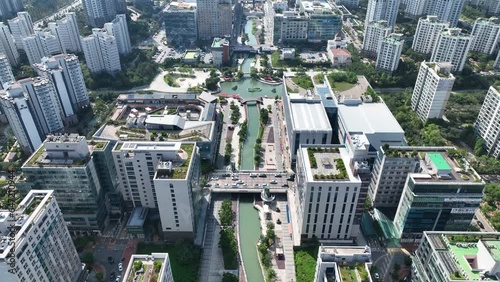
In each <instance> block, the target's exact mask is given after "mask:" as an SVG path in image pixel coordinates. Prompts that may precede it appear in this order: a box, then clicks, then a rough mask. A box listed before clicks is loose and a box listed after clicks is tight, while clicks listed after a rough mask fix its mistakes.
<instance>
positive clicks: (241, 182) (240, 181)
mask: <svg viewBox="0 0 500 282" xmlns="http://www.w3.org/2000/svg"><path fill="white" fill-rule="evenodd" d="M236 183H237V184H245V182H244V181H243V180H238V181H236Z"/></svg>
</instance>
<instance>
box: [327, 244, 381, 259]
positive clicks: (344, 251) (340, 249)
mask: <svg viewBox="0 0 500 282" xmlns="http://www.w3.org/2000/svg"><path fill="white" fill-rule="evenodd" d="M322 254H331V255H336V256H340V257H343V256H344V257H345V256H353V255H357V254H371V250H370V247H368V246H320V247H319V253H318V256H320V257H321V255H322Z"/></svg>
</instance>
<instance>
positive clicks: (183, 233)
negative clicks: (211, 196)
mask: <svg viewBox="0 0 500 282" xmlns="http://www.w3.org/2000/svg"><path fill="white" fill-rule="evenodd" d="M198 150H199V149H198V147H196V144H195V143H181V142H175V143H174V142H123V143H117V145H116V146H115V148H114V149H113V152H112V154H113V159H114V162H115V167H116V169H117V172H118V187H119V190H121V193H122V195H123V199H124V200H125V202H126V203H127V204H129V205H131V206H134V207H137V206H143V207H148V208H151V209H155V210H158V212H159V214H160V220H161V224H162V231H163V233H164V235H165V236H166V237H167V238H168V237H183V238H188V237H190V238H193V235H194V232H195V231H196V228H195V226H196V224H195V218H196V216H195V213H196V211H195V208H194V205H195V203H197V202H198V200H199V198H200V189H201V186H200V173H201V171H200V164H199V161H200V160H199V159H200V158H199V151H198ZM140 188H142V189H140Z"/></svg>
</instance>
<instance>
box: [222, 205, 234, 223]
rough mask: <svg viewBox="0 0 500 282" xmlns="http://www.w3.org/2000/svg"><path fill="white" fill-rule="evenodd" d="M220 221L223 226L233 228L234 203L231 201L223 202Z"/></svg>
mask: <svg viewBox="0 0 500 282" xmlns="http://www.w3.org/2000/svg"><path fill="white" fill-rule="evenodd" d="M219 219H220V224H221V225H222V226H231V225H232V224H233V203H232V202H231V200H229V199H226V200H224V201H223V202H222V206H221V209H220V210H219Z"/></svg>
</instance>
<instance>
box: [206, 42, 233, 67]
mask: <svg viewBox="0 0 500 282" xmlns="http://www.w3.org/2000/svg"><path fill="white" fill-rule="evenodd" d="M210 51H211V53H212V56H213V60H214V65H215V66H217V67H220V66H222V65H223V64H225V63H227V62H229V60H230V59H231V55H230V49H229V40H227V39H224V38H217V37H216V38H214V40H213V41H212V46H210Z"/></svg>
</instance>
